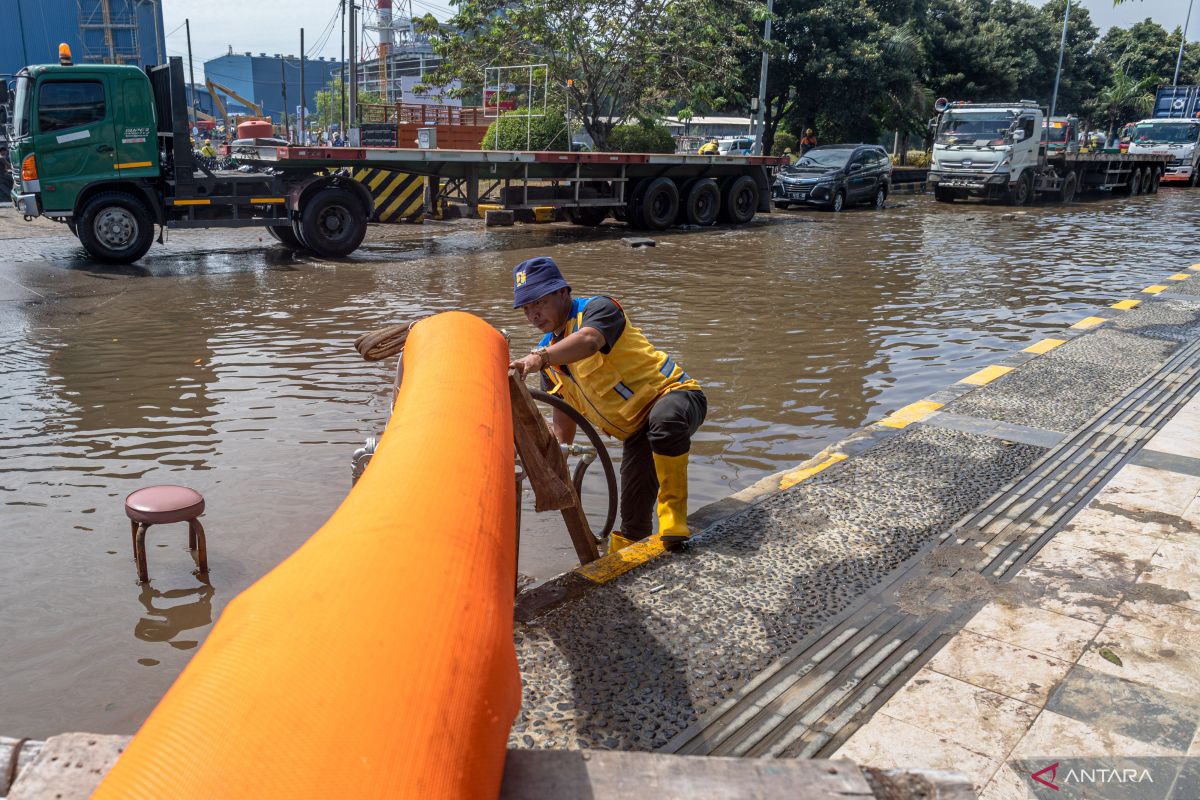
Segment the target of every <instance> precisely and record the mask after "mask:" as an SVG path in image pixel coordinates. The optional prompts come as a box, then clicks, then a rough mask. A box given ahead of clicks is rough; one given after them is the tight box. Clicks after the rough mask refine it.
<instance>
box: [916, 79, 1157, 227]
mask: <svg viewBox="0 0 1200 800" xmlns="http://www.w3.org/2000/svg"><path fill="white" fill-rule="evenodd" d="M935 108H936V109H937V110H938V112H939V117H938V119H937V122H936V125H937V128H936V136H935V139H934V145H933V160H932V161H931V162H930V167H929V181H930V183H932V184H933V193H934V197H935V198H936V199H937V200H939V201H940V202H943V203H950V202H953V201H955V200H958V199H963V198H967V197H982V198H989V199H1000V200H1004V201H1007V202H1009V203H1011V204H1013V205H1026V204H1027V203H1031V202H1033V200H1034V198H1035V197H1037V196H1038V195H1048V196H1050V197H1051V198H1053V199H1055V200H1058V201H1060V202H1064V203H1069V202H1070V201H1071V200H1073V199H1074V198H1075V195H1076V194H1077V193H1079V192H1081V191H1088V190H1109V191H1116V192H1122V193H1127V194H1142V193H1143V192H1146V193H1154V192H1157V191H1158V184H1159V181H1160V180H1161V179H1162V176H1163V170H1164V168H1165V165H1166V163H1167V161H1168V159H1169V156H1166V155H1162V154H1149V153H1148V154H1129V153H1120V152H1111V153H1080V152H1078V151H1077V150H1076V149H1074V148H1066V147H1064V148H1058V149H1055V148H1047V143H1046V141H1045V140H1044V139H1045V137H1043V134H1042V130H1043V126H1044V125H1045V119H1046V114H1045V112H1044V111H1043V109H1042V108H1041V106H1039V105H1038V104H1037V103H1035V102H1033V101H1031V100H1022V101H1020V102H1017V103H959V102H955V103H949V102H946V101H944V100H939V101H938V102H937V105H936V106H935Z"/></svg>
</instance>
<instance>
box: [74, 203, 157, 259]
mask: <svg viewBox="0 0 1200 800" xmlns="http://www.w3.org/2000/svg"><path fill="white" fill-rule="evenodd" d="M77 230H78V235H79V241H80V242H81V243H82V244H83V247H84V249H85V250H87V251H88V253H90V254H91V255H92V257H93V258H95V259H96V260H97V261H103V262H105V263H108V264H131V263H133V262H134V261H137V260H138V259H139V258H141V257H142V256H144V255H146V251H147V250H149V249H150V245H151V243H153V241H154V218H153V217H151V216H150V210H149V209H147V208H146V206H145V204H144V203H142V201H141V200H139V199H137V198H136V197H134V196H133V195H131V194H127V193H125V192H101V193H100V194H98V195H96V196H95V197H93V198H92V199H91V200H88V201H87V202H86V203H85V204H84V206H83V211H82V212H81V213H80V214H79V222H78V223H77Z"/></svg>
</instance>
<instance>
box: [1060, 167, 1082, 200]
mask: <svg viewBox="0 0 1200 800" xmlns="http://www.w3.org/2000/svg"><path fill="white" fill-rule="evenodd" d="M1078 190H1079V178H1077V177H1076V176H1075V173H1074V172H1068V173H1067V177H1065V178H1063V185H1062V188H1061V189H1059V190H1058V200H1059V202H1061V203H1069V202H1071V201H1072V200H1074V199H1075V193H1076V192H1077V191H1078Z"/></svg>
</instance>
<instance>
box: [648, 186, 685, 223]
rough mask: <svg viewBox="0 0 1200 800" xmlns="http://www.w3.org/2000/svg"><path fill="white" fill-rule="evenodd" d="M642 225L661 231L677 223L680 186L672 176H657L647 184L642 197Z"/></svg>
mask: <svg viewBox="0 0 1200 800" xmlns="http://www.w3.org/2000/svg"><path fill="white" fill-rule="evenodd" d="M641 209H642V226H643V227H644V228H646V229H647V230H652V231H660V230H662V229H663V228H669V227H670V226H671V225H674V224H675V216H676V215H677V214H678V213H679V187H677V186H676V185H675V181H673V180H671V179H670V178H655V179H654V180H652V181H650V182H649V183H647V184H646V188H645V189H644V190H642V198H641Z"/></svg>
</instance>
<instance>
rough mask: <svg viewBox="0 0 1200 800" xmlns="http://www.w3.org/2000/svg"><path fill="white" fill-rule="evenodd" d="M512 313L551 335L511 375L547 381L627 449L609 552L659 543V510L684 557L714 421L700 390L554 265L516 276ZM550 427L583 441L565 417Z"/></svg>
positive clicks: (664, 531)
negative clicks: (698, 466)
mask: <svg viewBox="0 0 1200 800" xmlns="http://www.w3.org/2000/svg"><path fill="white" fill-rule="evenodd" d="M513 308H516V309H520V310H521V311H523V312H524V313H525V318H526V319H527V320H529V322H530V324H532V325H533V326H534V327H536V328H537V329H538V330H540V331H541V332H542V333H543V334H545V335H544V336H543V337H542V340H541V342H540V343H539V345H538V347H536V348H535V349H534V350H533V352H532V353H530V354H529V355H527V356H525V357H524V358H519V359H517V360H515V361H513V362H512V364H511V365H510V366H511V367H512V368H514V369H516V370H518V371H519V372H520V374H521V375H522V376H525V375H529V374H532V373H534V372H540V373H541V375H542V386H543V388H545V389H546V391H548V392H550V393H551V394H555V395H558V396H559V397H561V398H562V399H563V400H565V401H566V402H567V403H568V404H569V405H570V406H571V407H572V408H574V409H575V410H577V411H578V412H579V413H580V414H582V415H583V416H584V417H586V418H587V420H588V421H589V422H591V423H592V424H594V425H595V426H596V427H597V428H599V429H600V430H602V431H604V432H605V433H607V434H608V435H610V436H613V437H616V438H617V439H619V440H621V442H622V443H623V445H624V449H623V450H622V456H621V530H620V531H619V532H617V531H614V532H613V534H612V539H611V541H610V543H609V552H614V551H616V550H618V549H620V548H621V547H624V546H626V545H628V544H630V543H631V542H634V541H638V540H640V539H644V538H646V537H647V536H649V535H650V533H651V521H650V516H651V511H652V510H654V508H655V501H656V500H657V512H658V532H659V535H660V536H661V538H662V541H663V544H664V546H666V548H667V549H669V550H676V549H679V548H680V547H681V546H682V545H683V543H684V542H686V541H687V540H688V537H689V536H690V535H691V533H690V531H689V530H688V526H687V497H688V490H687V467H688V453H689V452H690V451H691V445H692V436H693V435H694V434H695V433H696V429H697V428H699V427H700V424H701V423H702V422H704V417H705V415H706V414H707V413H708V400H707V398H705V396H704V392H702V391H701V390H700V384H698V383H697V382H696V381H695V380H693V379H692V378H691V377H690V376H689V375H688V374H687V373H686V372H684V371H683V367H681V366H680V365H679V364H678V363H677V362H676V361H675V359H673V358H671V356H669V355H667V354H666V353H664V352H662V351H660V350H656V349H655V348H654V346H653V345H651V344H650V342H649V341H648V340H647V339H646V337H645V336H644V335H643V334H642V332H641V331H640V330H639V329H638V328H637V327H636V326H635V325H634V324H633V322H631V321H630V319H629V316H628V315H627V314H626V313H625V310H624V309H623V308H621V304H620V303H618V302H617V301H616V300H615V299H614V298H612V297H608V296H605V295H596V296H595V297H572V296H571V287H570V286H569V285H568V284H567V281H566V279H564V278H563V275H562V273H561V272H560V271H559V269H558V265H557V264H555V263H554V259H552V258H550V257H548V256H539V257H537V258H531V259H529V260H528V261H522V262H521V263H520V264H518V265H517V267H516V268H515V269H514V270H513ZM551 426H552V427H553V429H554V435H555V436H556V437H557V438H558V440H559V442H562V443H564V444H569V443H570V442H571V441H573V440H574V438H575V423H574V421H572V420H571V418H570V417H568V416H567V415H566V414H564V413H562V412H561V411H557V410H556V411H555V412H554V417H553V419H552V420H551Z"/></svg>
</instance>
